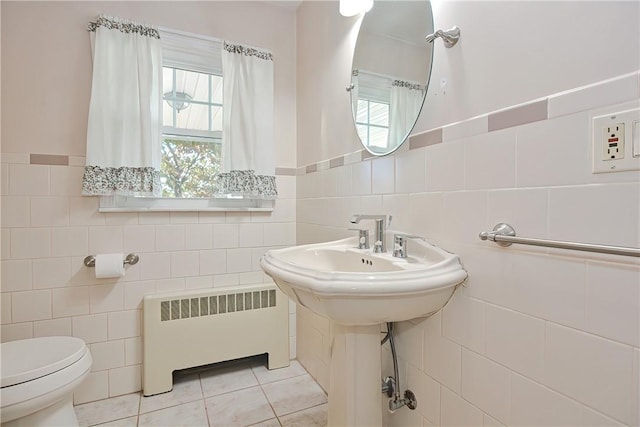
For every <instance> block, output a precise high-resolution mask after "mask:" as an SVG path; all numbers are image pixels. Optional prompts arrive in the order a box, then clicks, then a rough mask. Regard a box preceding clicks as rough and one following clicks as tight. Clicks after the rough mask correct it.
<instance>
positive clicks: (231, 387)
mask: <svg viewBox="0 0 640 427" xmlns="http://www.w3.org/2000/svg"><path fill="white" fill-rule="evenodd" d="M200 382H201V383H202V391H203V393H204V397H210V396H217V395H219V394H223V393H229V392H231V391H236V390H241V389H243V388H249V387H255V386H257V385H258V380H257V379H256V376H255V375H253V371H252V370H251V368H250V367H247V366H246V365H237V366H236V365H234V366H230V367H225V368H216V369H212V370H210V371H208V372H203V373H201V374H200Z"/></svg>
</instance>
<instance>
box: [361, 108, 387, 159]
mask: <svg viewBox="0 0 640 427" xmlns="http://www.w3.org/2000/svg"><path fill="white" fill-rule="evenodd" d="M356 127H357V129H358V135H359V136H360V139H361V140H362V141H363V142H364V143H365V144H366V146H367V147H370V148H372V149H376V148H387V145H388V141H389V103H382V102H376V101H373V100H369V99H362V98H360V99H358V112H357V116H356Z"/></svg>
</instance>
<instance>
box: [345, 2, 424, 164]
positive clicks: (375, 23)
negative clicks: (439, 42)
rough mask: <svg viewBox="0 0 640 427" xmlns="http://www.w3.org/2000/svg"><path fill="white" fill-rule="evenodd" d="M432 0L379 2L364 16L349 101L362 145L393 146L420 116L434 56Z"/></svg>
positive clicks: (382, 149)
mask: <svg viewBox="0 0 640 427" xmlns="http://www.w3.org/2000/svg"><path fill="white" fill-rule="evenodd" d="M433 32H434V31H433V15H432V11H431V3H430V2H429V1H415V0H412V1H403V0H397V1H376V2H375V3H374V5H373V8H372V9H371V10H370V11H369V12H367V13H366V14H365V15H364V18H363V19H362V24H361V26H360V32H359V33H358V39H357V41H356V46H355V51H354V54H353V66H352V76H351V85H350V86H349V88H348V90H349V91H350V92H351V105H352V108H351V110H352V113H353V121H354V123H355V126H356V129H357V131H358V136H359V137H360V141H361V142H362V145H364V147H365V148H366V149H367V150H368V151H369V152H370V153H372V154H374V155H380V156H381V155H385V154H389V153H391V152H393V151H395V150H396V149H397V148H398V147H400V145H402V143H403V142H404V141H405V140H406V139H407V136H409V133H410V132H411V129H413V126H414V125H415V123H416V120H417V119H418V115H419V114H420V110H421V109H422V104H423V102H424V99H425V95H426V92H427V85H428V83H429V77H430V74H431V62H432V59H433V43H427V42H426V41H425V37H426V36H427V35H428V34H431V33H433Z"/></svg>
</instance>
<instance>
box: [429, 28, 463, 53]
mask: <svg viewBox="0 0 640 427" xmlns="http://www.w3.org/2000/svg"><path fill="white" fill-rule="evenodd" d="M438 37H440V38H441V39H442V42H443V43H444V47H446V48H451V47H453V46H455V45H456V43H458V40H460V28H458V26H457V25H456V26H454V27H453V28H451V29H449V30H447V31H442V30H438V31H436V32H435V33H433V34H429V35H428V36H427V37H425V40H426V42H427V43H433V41H434V40H435V39H437V38H438Z"/></svg>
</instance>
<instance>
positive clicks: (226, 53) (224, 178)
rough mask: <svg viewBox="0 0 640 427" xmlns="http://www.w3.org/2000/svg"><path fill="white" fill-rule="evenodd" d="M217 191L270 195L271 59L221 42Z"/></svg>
mask: <svg viewBox="0 0 640 427" xmlns="http://www.w3.org/2000/svg"><path fill="white" fill-rule="evenodd" d="M222 72H223V75H224V80H223V99H224V101H223V103H224V108H223V113H222V114H223V118H222V126H223V128H222V149H223V154H222V157H223V171H224V173H222V174H219V176H218V181H219V188H220V192H222V193H226V194H232V195H239V196H253V197H265V198H269V197H275V196H276V195H277V190H276V185H275V162H274V143H273V139H274V136H273V56H272V54H271V53H269V52H262V51H259V50H257V49H253V48H249V47H245V46H240V45H236V44H231V43H228V42H225V43H224V46H223V49H222Z"/></svg>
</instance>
